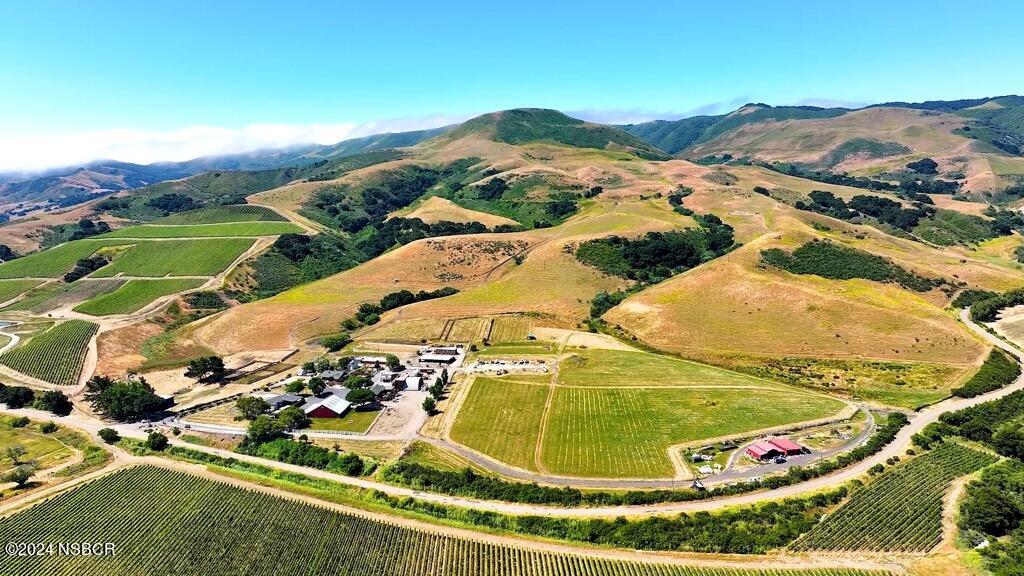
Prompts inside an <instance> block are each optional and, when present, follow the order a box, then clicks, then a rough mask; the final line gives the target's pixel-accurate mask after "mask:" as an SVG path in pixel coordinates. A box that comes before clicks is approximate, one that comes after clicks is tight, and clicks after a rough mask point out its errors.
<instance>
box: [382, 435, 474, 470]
mask: <svg viewBox="0 0 1024 576" xmlns="http://www.w3.org/2000/svg"><path fill="white" fill-rule="evenodd" d="M401 461H402V462H410V463H413V464H420V465H422V466H430V467H431V468H437V469H438V470H448V471H450V472H456V471H459V470H464V469H466V468H470V469H472V470H473V471H474V472H478V473H482V474H485V475H486V474H488V473H487V472H486V470H485V469H483V468H481V467H479V466H477V465H476V464H474V463H473V461H472V460H469V459H467V458H464V457H462V456H461V455H459V454H456V453H455V452H452V451H450V450H446V449H444V448H440V447H438V446H434V445H433V444H428V443H426V442H421V441H419V440H416V441H413V443H412V444H411V445H410V446H409V449H408V450H407V451H406V453H405V454H404V455H403V456H402V458H401Z"/></svg>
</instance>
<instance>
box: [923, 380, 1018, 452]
mask: <svg viewBox="0 0 1024 576" xmlns="http://www.w3.org/2000/svg"><path fill="white" fill-rule="evenodd" d="M1021 416H1024V390H1018V391H1016V392H1012V393H1010V394H1007V395H1006V396H1003V397H1002V398H999V399H997V400H992V401H990V402H985V403H983V404H978V405H977V406H971V407H970V408H965V409H963V410H958V411H956V412H946V413H945V414H943V415H942V416H940V417H939V421H938V422H933V423H932V424H929V425H928V426H925V428H924V430H922V431H921V432H919V433H917V434H915V435H914V436H913V438H912V440H913V442H914V444H915V445H917V446H920V447H922V448H925V449H927V448H930V447H931V446H932V445H934V444H936V443H938V442H942V441H943V440H944V439H945V438H949V437H953V436H961V437H963V438H967V439H968V440H974V441H976V442H981V443H983V444H987V445H988V446H990V447H992V449H994V450H995V451H996V452H998V453H999V454H1001V455H1003V456H1007V457H1010V458H1016V459H1018V460H1021V459H1024V430H1022V429H1021V426H1020V423H1019V421H1018V419H1019V418H1020V417H1021Z"/></svg>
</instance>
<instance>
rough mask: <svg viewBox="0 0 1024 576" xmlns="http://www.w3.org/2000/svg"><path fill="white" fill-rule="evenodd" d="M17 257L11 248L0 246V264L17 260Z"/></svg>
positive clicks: (4, 245) (5, 245)
mask: <svg viewBox="0 0 1024 576" xmlns="http://www.w3.org/2000/svg"><path fill="white" fill-rule="evenodd" d="M17 257H18V255H17V254H15V253H14V250H11V247H10V246H8V245H7V244H0V262H10V261H11V260H14V259H15V258H17Z"/></svg>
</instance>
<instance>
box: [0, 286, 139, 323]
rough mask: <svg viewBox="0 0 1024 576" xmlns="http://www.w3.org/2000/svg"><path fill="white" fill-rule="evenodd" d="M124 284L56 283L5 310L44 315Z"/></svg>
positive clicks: (42, 287) (33, 292)
mask: <svg viewBox="0 0 1024 576" xmlns="http://www.w3.org/2000/svg"><path fill="white" fill-rule="evenodd" d="M124 283H125V281H124V280H118V279H116V278H105V279H103V280H85V279H83V280H77V281H75V282H72V283H71V284H65V283H63V282H54V283H51V284H47V285H45V286H40V287H39V288H36V289H34V290H32V291H30V292H29V293H28V294H25V297H24V298H22V299H21V300H18V301H17V302H15V303H14V304H11V305H10V306H8V307H6V308H4V310H11V311H13V310H26V311H29V312H33V313H36V314H44V313H46V312H50V311H51V310H56V309H57V308H61V307H64V306H67V305H68V304H76V303H78V302H85V301H86V300H88V299H90V298H94V297H96V296H99V295H100V294H104V293H106V292H110V291H111V290H116V289H117V288H118V287H120V286H121V285H122V284H124Z"/></svg>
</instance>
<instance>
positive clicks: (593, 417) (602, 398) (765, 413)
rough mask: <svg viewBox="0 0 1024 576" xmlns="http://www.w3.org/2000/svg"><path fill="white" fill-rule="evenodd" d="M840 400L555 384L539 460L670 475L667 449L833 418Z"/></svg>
mask: <svg viewBox="0 0 1024 576" xmlns="http://www.w3.org/2000/svg"><path fill="white" fill-rule="evenodd" d="M843 407H844V404H843V403H842V402H840V401H839V400H836V399H833V398H829V397H826V396H821V395H818V394H811V393H806V392H803V391H799V390H790V391H782V390H774V389H771V390H769V389H755V388H750V389H748V390H736V389H731V388H692V389H686V388H636V387H626V388H619V389H616V388H568V387H556V388H555V396H554V398H553V403H552V407H551V414H550V415H549V417H548V422H547V430H546V433H545V436H544V446H543V449H542V453H541V459H542V462H543V464H544V466H545V467H546V468H547V469H548V470H549V471H550V472H552V473H554V474H563V475H572V476H600V477H628V478H649V477H669V476H671V475H672V474H673V467H672V463H671V461H670V460H669V458H668V454H667V452H666V451H667V449H668V448H669V447H670V446H672V445H675V444H680V443H683V442H690V441H696V440H701V439H704V438H714V437H718V436H725V435H729V434H737V433H742V432H753V431H756V430H761V429H764V428H769V427H773V426H779V425H784V424H789V423H796V422H802V421H807V420H813V419H816V418H823V417H826V416H831V415H833V414H836V413H838V412H840V411H841V410H842V409H843Z"/></svg>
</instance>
